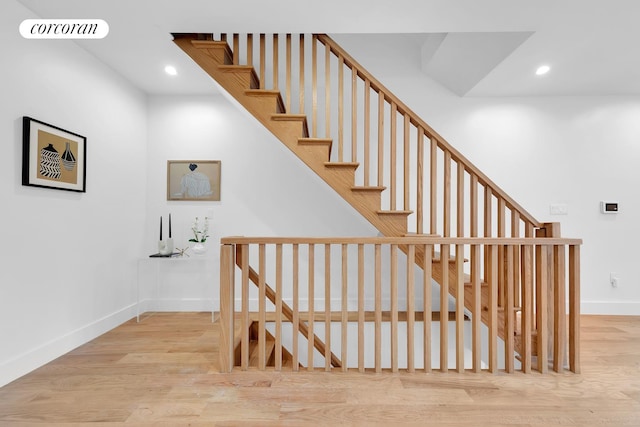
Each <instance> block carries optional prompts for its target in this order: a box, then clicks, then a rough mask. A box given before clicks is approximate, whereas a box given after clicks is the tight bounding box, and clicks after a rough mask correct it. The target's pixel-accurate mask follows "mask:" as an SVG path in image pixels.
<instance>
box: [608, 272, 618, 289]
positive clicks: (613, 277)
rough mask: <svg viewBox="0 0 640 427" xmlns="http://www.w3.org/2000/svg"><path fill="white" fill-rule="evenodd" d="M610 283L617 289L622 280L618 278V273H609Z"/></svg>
mask: <svg viewBox="0 0 640 427" xmlns="http://www.w3.org/2000/svg"><path fill="white" fill-rule="evenodd" d="M609 282H610V283H611V286H613V287H614V288H617V287H618V285H619V284H620V278H619V277H618V273H609Z"/></svg>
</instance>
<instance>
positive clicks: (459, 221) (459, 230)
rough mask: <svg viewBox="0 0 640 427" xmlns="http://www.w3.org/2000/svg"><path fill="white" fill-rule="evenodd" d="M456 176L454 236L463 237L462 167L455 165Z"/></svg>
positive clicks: (461, 165)
mask: <svg viewBox="0 0 640 427" xmlns="http://www.w3.org/2000/svg"><path fill="white" fill-rule="evenodd" d="M457 165H458V166H457V171H458V174H457V175H458V176H457V178H456V187H457V191H456V193H457V194H456V222H457V227H456V233H457V234H456V235H457V236H458V237H464V165H463V164H462V163H461V162H458V163H457Z"/></svg>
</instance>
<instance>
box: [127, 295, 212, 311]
mask: <svg viewBox="0 0 640 427" xmlns="http://www.w3.org/2000/svg"><path fill="white" fill-rule="evenodd" d="M212 308H213V309H214V310H215V311H218V310H219V309H220V307H219V303H218V300H217V299H216V300H215V304H214V301H212V300H211V299H206V298H160V299H158V300H155V299H154V300H142V301H140V313H144V312H146V311H211V309H212Z"/></svg>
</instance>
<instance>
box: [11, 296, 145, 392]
mask: <svg viewBox="0 0 640 427" xmlns="http://www.w3.org/2000/svg"><path fill="white" fill-rule="evenodd" d="M135 315H136V305H135V304H132V305H130V306H127V307H125V308H123V309H121V310H119V311H117V312H115V313H112V314H109V315H107V316H104V317H102V318H101V319H98V320H96V321H94V322H91V323H89V324H88V325H85V326H83V327H81V328H78V329H76V330H74V331H71V332H68V333H66V334H64V335H62V336H60V337H58V338H54V339H52V340H51V341H49V342H46V343H44V344H42V345H39V346H38V347H35V348H33V349H31V350H29V351H26V352H24V353H22V354H19V355H18V356H15V357H14V358H12V359H10V360H7V361H4V362H2V364H0V387H2V386H4V385H5V384H8V383H10V382H11V381H13V380H15V379H17V378H20V377H21V376H23V375H26V374H28V373H29V372H31V371H33V370H34V369H37V368H39V367H41V366H43V365H45V364H47V363H49V362H51V361H52V360H54V359H56V358H57V357H60V356H62V355H63V354H65V353H68V352H69V351H71V350H73V349H74V348H76V347H79V346H81V345H82V344H85V343H87V342H89V341H91V340H92V339H94V338H96V337H98V336H100V335H102V334H104V333H105V332H108V331H110V330H111V329H113V328H115V327H116V326H118V325H121V324H122V323H124V322H126V321H127V320H129V319H131V318H133V317H135Z"/></svg>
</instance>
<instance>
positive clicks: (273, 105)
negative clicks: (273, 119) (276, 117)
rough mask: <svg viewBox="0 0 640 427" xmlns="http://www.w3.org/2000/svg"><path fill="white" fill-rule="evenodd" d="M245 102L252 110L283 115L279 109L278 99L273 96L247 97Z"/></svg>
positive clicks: (282, 111)
mask: <svg viewBox="0 0 640 427" xmlns="http://www.w3.org/2000/svg"><path fill="white" fill-rule="evenodd" d="M247 102H250V103H252V104H253V105H254V108H255V109H256V110H258V111H265V112H269V113H272V114H277V113H284V110H283V109H282V108H281V105H280V103H279V102H278V98H277V96H275V95H263V96H256V95H248V96H247Z"/></svg>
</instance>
